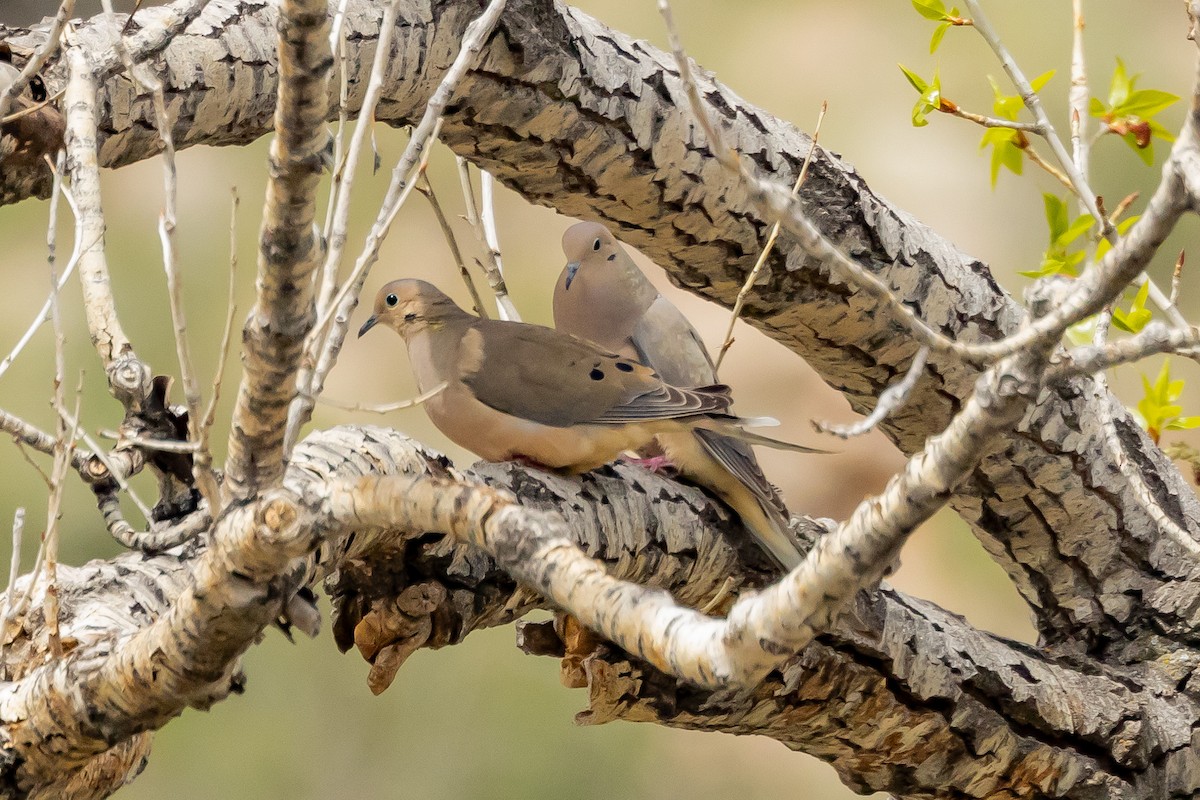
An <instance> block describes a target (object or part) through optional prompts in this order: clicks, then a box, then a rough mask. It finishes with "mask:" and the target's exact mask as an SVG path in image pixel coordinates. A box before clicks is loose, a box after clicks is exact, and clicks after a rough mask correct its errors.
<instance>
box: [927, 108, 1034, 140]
mask: <svg viewBox="0 0 1200 800" xmlns="http://www.w3.org/2000/svg"><path fill="white" fill-rule="evenodd" d="M942 103H943V106H942V107H939V108H938V111H941V112H942V113H944V114H949V115H950V116H952V117H958V118H959V119H965V120H966V121H967V122H974V123H975V124H976V125H982V126H983V127H985V128H1010V129H1011V130H1014V131H1023V132H1025V133H1036V134H1040V133H1041V132H1042V126H1041V125H1039V124H1038V123H1036V122H1018V121H1017V120H1013V119H1001V118H1000V117H989V116H987V115H985V114H976V113H974V112H972V111H967V110H966V109H963V108H959V107H958V106H957V105H949V106H946V101H944V100H943V101H942Z"/></svg>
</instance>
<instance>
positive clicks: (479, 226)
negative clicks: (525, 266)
mask: <svg viewBox="0 0 1200 800" xmlns="http://www.w3.org/2000/svg"><path fill="white" fill-rule="evenodd" d="M454 160H455V163H456V164H457V165H458V179H459V183H460V184H461V185H462V192H463V202H464V206H465V208H466V220H467V224H468V225H470V226H471V231H472V232H473V233H474V234H475V241H476V242H477V243H478V244H479V249H480V251H481V252H482V253H483V260H482V261H479V260H476V262H475V263H477V264H478V265H479V268H480V269H482V270H483V274H484V276H485V277H486V278H487V282H488V286H490V287H491V288H492V294H493V295H495V297H496V313H497V314H498V315H499V317H500V318H501V319H514V320H519V319H520V318H521V317H520V315H519V314H518V313H517V307H516V306H515V305H513V302H512V298H510V297H509V296H508V285H507V284H506V283H505V281H504V272H503V271H502V270H501V269H500V261H499V253H498V252H497V251H496V250H494V249H493V248H492V245H491V243H490V242H489V241H488V234H487V227H486V224H485V223H484V221H483V218H482V217H481V216H480V212H479V206H478V205H477V203H476V201H475V189H474V187H473V186H472V185H471V166H470V164H469V163H468V162H467V160H466V159H465V158H463V157H462V156H457V155H456V156H455V157H454ZM480 175H481V176H483V175H486V173H484V172H482V171H480ZM489 177H490V176H489ZM483 182H484V178H483V177H481V178H480V183H481V184H482V183H483ZM481 189H482V186H481ZM485 200H486V198H485ZM493 225H494V223H493Z"/></svg>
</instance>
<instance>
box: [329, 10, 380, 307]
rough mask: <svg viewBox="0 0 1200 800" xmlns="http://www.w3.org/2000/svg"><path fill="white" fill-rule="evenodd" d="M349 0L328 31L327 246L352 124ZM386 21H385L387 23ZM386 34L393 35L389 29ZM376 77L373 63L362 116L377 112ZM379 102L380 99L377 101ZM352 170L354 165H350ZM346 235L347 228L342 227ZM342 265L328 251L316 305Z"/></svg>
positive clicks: (333, 286)
mask: <svg viewBox="0 0 1200 800" xmlns="http://www.w3.org/2000/svg"><path fill="white" fill-rule="evenodd" d="M348 4H349V0H340V2H339V3H338V10H337V13H336V14H334V16H333V25H332V26H331V30H330V31H329V46H330V47H331V48H332V49H333V51H334V52H335V53H336V54H337V62H338V124H337V129H336V131H335V132H334V134H333V179H332V180H331V181H330V182H329V205H327V206H326V208H325V227H323V228H322V229H321V230H322V238H323V239H324V240H325V244H326V247H328V246H329V240H330V238H331V237H332V236H333V226H334V220H335V219H336V218H337V209H338V207H339V206H340V199H339V198H340V197H341V191H342V178H343V176H344V175H345V174H346V166H347V165H346V163H345V158H346V155H345V144H346V128H347V126H349V124H350V109H349V108H348V107H347V105H348V103H349V99H350V69H349V64H348V63H347V61H348V59H347V57H346V39H345V37H343V36H342V26H343V25H345V23H346V6H347V5H348ZM387 14H388V9H387V7H385V8H384V17H385V20H386V17H387ZM385 24H386V23H385ZM386 35H388V36H390V35H391V34H390V32H387V33H386ZM384 36H385V31H384V30H380V32H379V43H378V44H377V45H376V50H375V59H376V61H378V60H379V57H380V54H381V53H382V52H383V51H384V46H383V41H384ZM374 80H375V70H374V67H372V69H371V76H370V78H369V79H368V81H367V94H366V97H364V98H363V107H362V108H361V109H360V112H359V118H360V119H362V118H363V117H365V116H368V115H373V114H374V113H375V106H374V103H372V105H371V106H370V107H369V112H368V106H367V103H368V102H370V101H371V83H372V81H374ZM376 102H377V101H376ZM350 171H351V172H353V167H351V168H350ZM342 235H343V238H344V237H345V232H344V231H343V234H342ZM340 266H341V259H340V258H339V259H337V260H336V261H334V260H331V259H330V258H329V253H328V252H326V254H325V266H324V268H323V270H322V273H321V288H320V289H319V290H318V292H317V309H318V310H320V309H322V308H325V307H326V306H327V305H329V302H330V300H332V299H333V293H334V291H336V290H337V271H338V268H339V267H340Z"/></svg>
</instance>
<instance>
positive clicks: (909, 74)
mask: <svg viewBox="0 0 1200 800" xmlns="http://www.w3.org/2000/svg"><path fill="white" fill-rule="evenodd" d="M896 66H897V67H899V68H900V71H901V72H903V73H904V77H906V78H908V82H909V83H911V84H912V87H913V88H914V89H916V90H917V91H918V92H920V93H921V94H925V90H926V89H928V88H929V84H928V83H926V82H925V81H924V80H923V79H922V78H921V76H920V75H918V74H917V73H915V72H913V71H912V70H911V69H909V68H908V67H906V66H904V65H903V64H897V65H896Z"/></svg>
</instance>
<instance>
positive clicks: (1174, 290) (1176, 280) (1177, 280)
mask: <svg viewBox="0 0 1200 800" xmlns="http://www.w3.org/2000/svg"><path fill="white" fill-rule="evenodd" d="M1186 258H1187V251H1186V250H1180V251H1179V258H1177V259H1175V269H1174V270H1173V271H1172V272H1171V305H1175V301H1176V300H1178V299H1179V287H1180V285H1181V284H1182V283H1183V262H1184V260H1185V259H1186Z"/></svg>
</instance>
